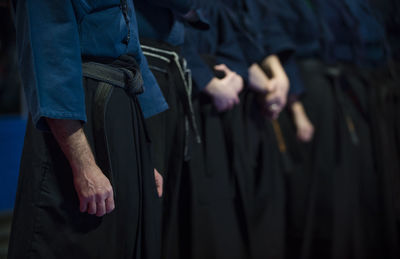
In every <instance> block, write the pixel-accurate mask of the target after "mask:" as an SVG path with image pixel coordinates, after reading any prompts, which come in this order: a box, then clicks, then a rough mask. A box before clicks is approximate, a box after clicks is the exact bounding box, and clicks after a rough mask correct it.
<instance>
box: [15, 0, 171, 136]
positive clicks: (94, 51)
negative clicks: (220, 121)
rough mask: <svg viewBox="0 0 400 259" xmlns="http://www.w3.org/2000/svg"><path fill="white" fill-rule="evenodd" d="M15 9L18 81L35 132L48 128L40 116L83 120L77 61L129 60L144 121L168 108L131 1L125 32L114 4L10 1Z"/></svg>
mask: <svg viewBox="0 0 400 259" xmlns="http://www.w3.org/2000/svg"><path fill="white" fill-rule="evenodd" d="M14 7H15V14H16V15H15V18H16V33H17V44H18V46H17V47H18V53H19V61H20V62H19V63H20V64H19V65H20V71H21V77H22V80H23V84H24V88H25V93H26V98H27V101H28V106H29V110H30V112H31V114H32V118H33V121H34V123H35V125H36V126H37V127H38V128H39V129H47V125H46V123H45V120H43V117H50V118H56V119H73V120H81V121H86V112H85V103H84V92H83V87H82V68H81V62H82V61H81V56H95V57H105V58H117V57H119V56H120V55H122V54H131V55H133V56H134V57H135V58H136V60H137V62H138V64H139V65H140V68H141V72H142V75H143V79H144V87H145V93H144V94H142V95H140V96H139V100H140V104H141V106H142V109H143V113H144V115H145V117H149V116H152V115H155V114H157V113H159V112H161V111H164V110H165V109H167V107H168V106H167V104H166V102H165V100H164V97H163V96H162V93H161V91H160V89H159V87H158V85H157V82H156V80H155V79H154V76H153V75H152V74H151V72H150V70H149V69H148V65H147V62H146V59H145V58H144V56H143V54H142V52H141V50H140V46H139V41H138V36H137V24H136V18H135V12H134V6H133V2H131V1H128V17H127V18H128V19H129V21H130V22H129V28H128V26H127V24H126V21H125V19H124V15H123V13H122V10H121V8H120V1H119V0H102V1H95V0H72V1H71V0H57V1H53V0H37V1H33V0H20V1H18V0H14ZM128 31H129V35H130V40H129V43H128V44H126V39H127V36H128Z"/></svg>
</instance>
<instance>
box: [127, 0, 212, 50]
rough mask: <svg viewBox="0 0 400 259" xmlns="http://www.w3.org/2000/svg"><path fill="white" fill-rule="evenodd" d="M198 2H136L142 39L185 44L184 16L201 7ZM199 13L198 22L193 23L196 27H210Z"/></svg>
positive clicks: (166, 0) (182, 0)
mask: <svg viewBox="0 0 400 259" xmlns="http://www.w3.org/2000/svg"><path fill="white" fill-rule="evenodd" d="M197 1H198V0H163V1H157V0H135V7H136V17H137V22H138V26H139V35H140V38H148V39H153V40H158V41H162V42H166V43H169V44H171V45H173V46H178V45H181V44H183V42H184V31H185V28H184V27H185V26H184V23H185V22H187V21H186V20H185V19H184V18H183V15H185V14H187V13H188V12H189V11H191V10H196V8H198V7H199V4H198V3H197ZM196 12H197V20H196V21H194V22H192V23H191V25H192V26H194V27H200V28H199V29H204V28H207V27H208V24H207V22H206V21H204V20H203V19H202V17H201V15H200V13H199V11H198V10H196Z"/></svg>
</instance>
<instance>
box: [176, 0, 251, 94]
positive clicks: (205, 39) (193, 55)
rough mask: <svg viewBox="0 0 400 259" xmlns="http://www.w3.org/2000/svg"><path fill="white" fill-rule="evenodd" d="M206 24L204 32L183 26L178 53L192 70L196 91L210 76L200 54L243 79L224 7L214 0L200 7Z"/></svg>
mask: <svg viewBox="0 0 400 259" xmlns="http://www.w3.org/2000/svg"><path fill="white" fill-rule="evenodd" d="M201 11H202V13H203V14H204V16H205V18H206V19H207V21H208V22H209V23H210V29H209V30H208V31H205V32H203V31H199V30H195V29H193V28H190V27H186V32H185V43H184V45H183V48H182V53H183V55H184V57H185V58H186V60H187V63H188V67H189V68H190V70H191V71H192V77H193V80H194V82H195V86H196V90H198V91H202V90H203V89H204V88H205V87H206V86H207V84H208V83H209V82H210V81H211V79H212V78H213V77H214V72H213V70H212V68H210V66H209V64H207V62H206V61H205V60H204V59H203V57H202V55H211V56H213V57H214V58H215V61H216V63H217V64H225V65H226V66H227V67H228V68H229V69H231V70H232V71H235V72H236V73H238V74H239V75H241V76H242V77H243V78H244V80H246V78H247V65H246V59H245V58H244V56H243V52H242V51H241V48H240V45H239V43H238V41H237V38H236V33H235V31H234V30H233V27H232V24H231V22H230V20H229V18H228V16H227V13H226V11H227V10H226V7H225V6H223V5H221V4H220V3H219V2H218V1H216V2H213V3H212V4H211V3H210V4H208V5H203V7H202V9H201Z"/></svg>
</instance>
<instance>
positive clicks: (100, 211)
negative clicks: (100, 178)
mask: <svg viewBox="0 0 400 259" xmlns="http://www.w3.org/2000/svg"><path fill="white" fill-rule="evenodd" d="M96 208H97V210H96V216H97V217H103V216H104V214H106V203H105V201H104V200H101V201H98V202H97V203H96Z"/></svg>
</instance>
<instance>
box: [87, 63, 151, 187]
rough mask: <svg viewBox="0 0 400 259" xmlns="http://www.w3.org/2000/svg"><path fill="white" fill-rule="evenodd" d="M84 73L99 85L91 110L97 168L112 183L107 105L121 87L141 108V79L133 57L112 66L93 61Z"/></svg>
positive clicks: (88, 64)
mask: <svg viewBox="0 0 400 259" xmlns="http://www.w3.org/2000/svg"><path fill="white" fill-rule="evenodd" d="M82 73H83V77H85V78H90V79H93V80H96V81H98V82H99V84H98V86H97V89H96V92H95V97H94V104H93V105H94V106H95V107H94V109H92V111H93V115H92V118H93V121H92V123H93V133H94V134H93V137H94V145H95V147H94V149H95V150H94V151H95V155H96V162H97V164H98V166H99V167H100V168H101V170H102V171H103V173H104V174H105V175H107V176H108V177H109V179H110V181H111V182H113V179H112V178H113V174H112V168H111V162H110V153H109V149H108V144H107V143H108V140H107V134H106V111H107V105H108V102H109V100H110V97H111V95H112V92H113V90H114V87H119V88H122V89H124V90H125V91H126V93H127V94H128V95H129V96H130V97H131V98H132V99H133V100H134V101H135V103H136V105H137V108H139V109H140V106H139V105H138V102H137V99H136V95H138V94H141V93H143V80H142V76H141V74H140V71H139V67H138V65H137V63H136V61H135V59H134V58H133V57H131V56H121V57H120V58H118V59H117V60H115V61H114V62H112V63H111V64H103V63H98V62H93V61H89V62H84V63H83V64H82ZM141 114H142V113H141ZM142 119H143V118H142ZM146 134H147V132H146ZM115 194H116V193H115V192H114V195H115Z"/></svg>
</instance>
